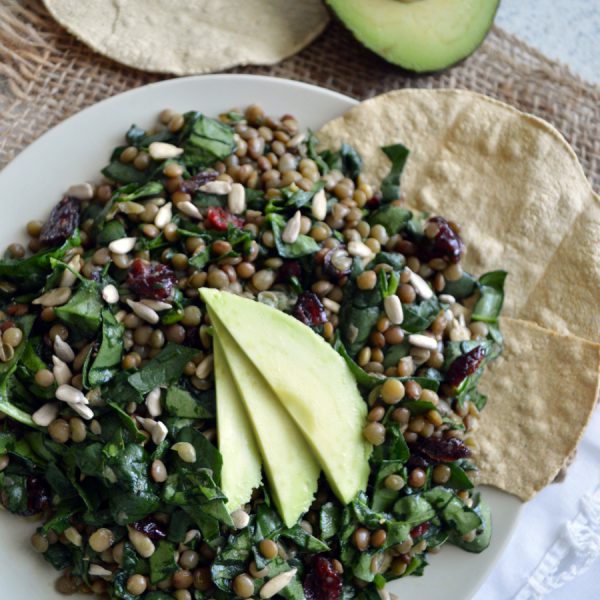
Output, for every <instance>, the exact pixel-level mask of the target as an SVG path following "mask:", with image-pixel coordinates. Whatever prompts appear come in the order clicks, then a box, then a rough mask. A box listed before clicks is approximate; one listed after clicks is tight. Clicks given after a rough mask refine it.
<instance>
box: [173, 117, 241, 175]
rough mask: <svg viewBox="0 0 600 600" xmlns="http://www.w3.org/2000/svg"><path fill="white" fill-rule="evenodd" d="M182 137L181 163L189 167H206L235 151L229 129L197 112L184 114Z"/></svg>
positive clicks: (231, 131) (231, 133) (231, 132)
mask: <svg viewBox="0 0 600 600" xmlns="http://www.w3.org/2000/svg"><path fill="white" fill-rule="evenodd" d="M182 137H183V139H184V140H185V141H184V146H183V148H184V154H183V156H182V162H183V163H184V164H185V165H187V166H189V167H208V166H210V165H212V164H213V163H215V162H216V161H218V160H222V159H224V158H226V157H227V156H229V155H230V154H231V153H232V152H233V151H234V149H235V142H234V139H233V130H232V129H231V127H229V126H228V125H225V124H224V123H221V122H220V121H217V120H216V119H210V118H209V117H206V116H204V115H202V114H200V113H197V112H189V113H186V114H185V126H184V132H183V136H182Z"/></svg>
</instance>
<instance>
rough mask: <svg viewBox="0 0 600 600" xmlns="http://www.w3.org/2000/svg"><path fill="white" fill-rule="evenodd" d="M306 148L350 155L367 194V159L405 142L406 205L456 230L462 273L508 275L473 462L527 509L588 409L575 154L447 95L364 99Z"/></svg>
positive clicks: (591, 337)
mask: <svg viewBox="0 0 600 600" xmlns="http://www.w3.org/2000/svg"><path fill="white" fill-rule="evenodd" d="M318 137H319V140H320V141H321V142H322V144H323V145H324V146H327V147H337V146H339V144H340V143H342V142H348V143H350V144H352V145H353V146H354V147H355V148H356V149H357V150H358V152H359V154H360V155H361V156H362V157H363V159H364V174H365V175H366V176H367V177H370V178H371V179H372V180H373V182H376V181H377V182H378V181H380V180H381V178H382V177H383V176H384V175H386V174H387V172H388V171H389V161H388V159H387V158H386V157H385V155H384V154H383V153H382V152H381V151H380V150H379V148H380V147H381V146H385V145H388V144H393V143H397V142H400V143H403V144H404V145H405V146H407V147H408V148H409V149H410V151H411V154H410V156H409V159H408V162H407V165H406V169H405V171H404V173H403V176H402V191H403V193H404V195H405V197H406V203H407V205H409V206H411V207H414V208H416V209H419V210H424V211H427V212H430V213H433V214H439V215H443V216H445V217H447V218H449V219H452V220H454V221H456V222H458V223H459V224H460V225H461V227H462V235H463V238H464V240H465V243H466V246H467V255H466V257H465V259H464V261H463V264H464V266H465V267H466V268H467V269H468V270H469V271H470V272H472V273H473V274H475V275H480V274H483V273H485V272H486V271H493V270H496V269H505V270H507V271H508V272H509V276H508V279H507V287H506V301H505V307H504V311H503V315H505V317H504V318H503V319H502V321H501V328H502V332H503V334H504V339H505V351H504V354H503V355H502V357H501V358H500V359H499V360H498V361H496V362H495V363H493V364H492V365H491V367H490V369H489V373H487V374H486V376H485V379H484V383H483V386H482V387H483V391H484V392H485V393H486V394H487V395H488V404H487V406H486V408H485V410H484V411H483V413H482V416H481V426H480V430H479V431H478V433H477V435H478V442H479V444H480V450H479V453H478V457H477V464H478V466H479V467H480V469H481V482H482V483H488V484H491V485H495V486H496V487H499V488H501V489H504V490H506V491H508V492H510V493H513V494H515V495H517V496H519V497H520V498H522V499H528V498H530V497H532V496H533V495H534V494H535V493H536V492H537V491H538V490H540V489H541V488H543V487H544V486H545V485H547V484H548V483H550V482H552V481H553V480H554V479H555V477H556V475H557V474H558V472H559V471H560V470H561V468H562V467H563V465H564V464H565V463H566V461H567V460H568V459H569V457H570V456H571V455H572V453H573V452H574V451H575V448H576V446H577V443H578V442H579V440H580V438H581V436H582V435H583V431H584V429H585V426H586V424H587V422H588V420H589V418H590V415H591V413H592V411H593V409H594V406H595V404H596V399H597V397H598V389H599V374H600V345H599V344H598V342H599V341H600V310H598V305H597V299H598V298H599V297H600V199H599V198H598V196H597V195H596V194H594V192H593V191H592V189H591V187H590V185H589V183H588V181H587V179H586V177H585V175H584V173H583V170H582V168H581V166H580V164H579V162H578V161H577V158H576V156H575V153H574V152H573V150H572V149H571V148H570V146H569V145H568V144H567V142H566V141H565V140H564V138H563V137H562V136H561V135H560V133H558V131H556V129H554V128H553V127H552V126H551V125H549V124H548V123H546V122H545V121H542V120H540V119H538V118H536V117H533V116H530V115H526V114H524V113H521V112H519V111H517V110H516V109H514V108H512V107H510V106H507V105H505V104H502V103H500V102H497V101H495V100H492V99H490V98H487V97H485V96H481V95H478V94H474V93H471V92H465V91H457V90H403V91H397V92H391V93H389V94H385V95H383V96H379V97H377V98H373V99H371V100H367V101H366V102H363V103H362V104H360V105H358V106H356V107H355V108H353V109H351V110H350V111H349V112H348V113H347V114H346V115H344V116H343V117H340V118H338V119H336V120H334V121H332V122H330V123H328V124H327V125H326V126H325V127H324V128H323V129H322V130H321V131H320V132H319V133H318Z"/></svg>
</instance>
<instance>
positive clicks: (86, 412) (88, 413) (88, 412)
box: [69, 404, 94, 433]
mask: <svg viewBox="0 0 600 600" xmlns="http://www.w3.org/2000/svg"><path fill="white" fill-rule="evenodd" d="M69 408H70V409H71V410H73V411H75V412H76V413H77V414H78V415H79V416H80V417H81V418H82V419H85V420H86V421H89V420H90V419H93V418H94V411H93V410H92V409H91V408H90V407H89V406H84V405H83V404H69ZM92 433H94V432H93V431H92Z"/></svg>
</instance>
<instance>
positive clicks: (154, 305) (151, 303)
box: [140, 299, 173, 312]
mask: <svg viewBox="0 0 600 600" xmlns="http://www.w3.org/2000/svg"><path fill="white" fill-rule="evenodd" d="M140 302H141V303H142V304H145V305H146V306H148V307H149V308H151V309H152V310H156V311H159V312H160V311H161V310H171V309H172V308H173V306H172V305H171V304H169V303H168V302H161V301H160V300H147V299H144V300H140Z"/></svg>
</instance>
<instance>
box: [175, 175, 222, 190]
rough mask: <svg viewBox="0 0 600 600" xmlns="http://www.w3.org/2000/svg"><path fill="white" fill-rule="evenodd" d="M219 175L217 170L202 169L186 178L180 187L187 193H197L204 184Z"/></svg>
mask: <svg viewBox="0 0 600 600" xmlns="http://www.w3.org/2000/svg"><path fill="white" fill-rule="evenodd" d="M218 175H219V174H218V173H217V171H213V170H208V171H200V173H196V174H195V175H192V177H190V178H189V179H185V180H184V181H183V182H182V184H181V186H180V187H179V189H180V190H181V191H182V192H185V193H186V194H195V193H196V192H197V191H198V190H199V189H200V188H201V187H202V186H203V185H204V184H206V183H208V182H209V181H214V180H215V179H216V178H217V177H218Z"/></svg>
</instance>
